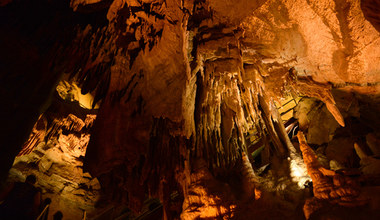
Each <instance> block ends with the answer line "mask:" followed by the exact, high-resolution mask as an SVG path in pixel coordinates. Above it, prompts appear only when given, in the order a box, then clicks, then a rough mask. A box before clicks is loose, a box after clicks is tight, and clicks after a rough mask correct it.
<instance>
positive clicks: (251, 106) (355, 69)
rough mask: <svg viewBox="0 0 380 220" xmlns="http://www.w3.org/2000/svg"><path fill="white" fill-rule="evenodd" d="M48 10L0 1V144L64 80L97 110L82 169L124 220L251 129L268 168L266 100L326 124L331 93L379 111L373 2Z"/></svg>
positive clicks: (336, 113)
mask: <svg viewBox="0 0 380 220" xmlns="http://www.w3.org/2000/svg"><path fill="white" fill-rule="evenodd" d="M57 2H58V1H50V0H46V1H44V0H41V1H36V2H34V1H27V0H25V1H22V0H18V1H16V0H14V1H12V0H8V1H0V6H1V7H0V13H1V14H2V15H1V29H2V33H4V34H1V35H2V36H0V48H2V49H0V50H1V53H0V58H1V60H2V62H1V63H0V64H1V65H3V66H4V68H2V70H1V75H0V80H1V95H2V103H4V104H5V105H7V106H8V107H7V108H5V109H3V110H2V111H3V112H2V115H13V116H14V117H13V119H14V120H13V119H12V120H11V119H7V118H5V117H4V116H2V117H3V118H4V119H3V118H2V120H4V121H5V123H6V124H7V126H6V127H7V128H8V131H6V132H5V131H4V132H1V133H3V134H2V135H6V134H9V133H16V132H15V131H16V130H17V131H18V133H19V136H12V138H13V139H12V140H13V142H12V143H14V144H13V145H15V146H16V145H18V146H22V141H21V142H20V141H19V139H20V140H25V139H27V135H28V132H30V130H31V129H32V127H33V124H34V122H35V121H36V120H37V118H38V117H39V114H40V113H41V112H43V111H44V108H45V107H44V106H45V103H47V102H49V94H50V93H51V91H52V90H54V88H55V87H56V85H58V82H59V81H60V80H61V79H62V78H65V79H67V80H68V81H75V83H76V84H77V85H78V86H79V87H80V88H81V92H82V93H83V94H86V93H90V94H92V95H93V97H94V100H93V107H95V106H97V108H98V107H99V111H98V114H97V118H96V121H95V123H94V126H93V128H92V132H91V139H90V142H89V145H88V148H87V153H86V156H85V160H84V169H85V170H88V171H90V173H91V174H93V175H94V176H97V177H99V181H100V182H101V184H103V185H104V186H107V184H108V185H113V186H112V187H113V189H112V190H115V189H114V188H117V190H118V191H119V192H121V193H125V194H127V195H128V200H129V201H128V203H129V204H131V206H135V207H132V208H136V209H138V208H139V207H140V206H141V201H142V199H141V198H143V197H144V196H145V195H146V193H147V192H149V193H150V194H152V195H155V196H158V197H160V199H161V200H162V201H167V200H168V194H170V193H171V191H170V190H172V188H173V187H174V188H175V187H176V188H178V189H180V190H181V191H187V190H188V189H189V188H191V187H192V186H191V184H190V183H191V182H192V181H196V179H197V178H199V176H195V177H193V176H192V175H193V174H191V173H192V172H193V173H197V172H200V173H202V172H203V173H202V175H203V177H204V178H206V179H207V178H209V177H208V175H209V173H208V172H209V171H202V170H203V169H205V167H207V168H208V169H210V170H212V172H213V175H216V174H217V173H218V172H220V173H221V174H220V175H223V172H224V171H225V170H230V169H233V168H234V166H235V164H237V163H238V161H240V159H241V157H242V152H246V151H247V149H246V144H247V143H246V141H245V137H244V135H245V134H247V133H248V132H250V131H252V130H255V131H257V132H259V133H260V132H263V131H262V130H263V128H264V127H265V130H266V132H267V133H269V136H270V137H271V138H272V139H273V142H274V145H275V151H276V152H277V153H278V154H279V156H280V157H281V156H282V157H284V155H285V154H286V152H287V151H292V150H294V149H292V148H291V146H290V145H291V144H289V140H287V139H286V138H284V137H285V136H286V135H281V134H280V135H278V134H277V133H281V131H282V130H283V129H282V128H283V125H282V121H281V118H280V117H279V115H278V113H274V112H275V111H274V109H275V108H276V106H275V104H274V103H275V101H276V102H280V101H281V99H283V98H285V97H287V96H289V95H290V96H294V97H296V96H307V97H313V98H316V99H318V100H320V101H322V102H323V103H324V104H325V105H326V108H327V110H328V112H330V114H331V115H332V116H333V118H334V119H335V121H336V122H337V123H338V124H339V125H340V126H345V121H344V115H345V113H342V109H339V108H338V107H337V106H336V101H335V99H334V96H333V95H332V92H331V91H332V90H333V89H339V90H342V91H347V92H351V93H354V94H357V95H358V96H360V95H362V96H366V97H370V100H371V98H373V100H377V101H379V99H378V96H379V94H380V68H379V62H380V33H379V29H380V16H379V13H378V12H379V8H380V3H379V1H377V0H362V1H359V0H318V1H317V0H236V1H229V0H218V1H211V0H113V1H112V0H71V1H70V2H69V1H62V2H60V3H57ZM13 94H17V95H13ZM9 97H12V98H9ZM30 106H33V107H30ZM378 106H379V105H377V107H378ZM19 109H21V110H19ZM276 111H277V110H276ZM24 121H27V123H24ZM23 123H24V124H27V125H25V126H23V127H22V129H20V128H19V127H18V126H16V125H15V124H23ZM281 126H282V127H281ZM337 126H338V125H337ZM7 132H8V133H7ZM4 137H5V136H4ZM4 143H5V142H4ZM4 143H2V144H3V145H5V144H4ZM10 148H11V146H10V147H9V149H10ZM15 149H16V148H15ZM9 152H10V153H9V154H10V155H13V156H15V155H17V149H16V150H9ZM199 158H203V159H204V160H205V161H206V163H205V164H203V162H202V163H201V162H199V163H198V162H197V161H198V159H199ZM2 163H4V165H2V166H4V167H8V168H9V166H10V164H11V162H9V161H8V162H7V161H5V162H2ZM194 164H195V165H194ZM195 168H197V171H194V170H193V169H195ZM116 180H117V181H120V182H121V183H122V184H119V185H118V186H115V185H117V184H116V183H115V182H114V181H116ZM102 181H103V182H102ZM112 187H111V188H112ZM110 190H111V189H110ZM226 200H231V199H226ZM226 206H228V207H232V206H231V204H227V205H226ZM189 218H191V217H189Z"/></svg>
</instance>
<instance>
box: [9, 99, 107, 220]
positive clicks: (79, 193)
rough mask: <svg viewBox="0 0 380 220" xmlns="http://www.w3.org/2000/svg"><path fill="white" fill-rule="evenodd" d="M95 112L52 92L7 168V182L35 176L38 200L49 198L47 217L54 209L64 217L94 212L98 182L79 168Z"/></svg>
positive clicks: (98, 187)
mask: <svg viewBox="0 0 380 220" xmlns="http://www.w3.org/2000/svg"><path fill="white" fill-rule="evenodd" d="M67 105H69V106H71V109H70V108H68V106H67ZM73 109H76V110H77V111H73ZM67 111H69V112H71V113H68V112H67ZM78 112H80V113H81V114H78ZM72 113H75V114H77V115H78V116H75V115H74V114H72ZM87 113H88V114H87ZM95 113H96V111H94V110H92V112H91V111H90V110H87V109H82V108H81V107H80V106H79V103H78V102H68V101H64V100H62V99H60V97H58V94H56V98H55V99H54V101H53V104H52V105H51V107H50V108H49V109H48V110H47V111H46V112H45V113H44V114H42V115H41V116H40V118H39V120H38V121H37V122H36V124H35V126H34V127H33V130H32V133H31V135H30V137H29V139H28V140H27V141H26V142H25V144H24V145H23V149H22V150H21V151H20V153H19V154H18V156H17V157H16V159H15V161H14V164H13V166H12V169H11V170H10V173H9V177H8V181H20V180H23V178H25V176H27V175H29V174H34V175H35V176H36V177H37V186H38V187H40V188H41V189H42V193H43V197H42V199H43V200H44V199H46V198H50V199H51V205H50V208H49V216H50V217H51V216H52V215H53V214H54V213H55V212H57V211H61V212H62V213H63V215H64V216H65V218H68V219H78V218H81V217H82V216H83V214H84V211H86V212H87V213H90V214H91V213H92V214H94V206H95V204H96V202H97V201H98V200H99V198H100V184H99V181H98V180H97V179H96V178H94V177H92V176H91V175H90V174H89V173H88V172H83V169H82V167H83V157H84V155H85V153H86V150H87V145H88V142H89V139H90V133H89V131H90V129H91V127H92V125H93V121H94V120H95V118H96V114H95Z"/></svg>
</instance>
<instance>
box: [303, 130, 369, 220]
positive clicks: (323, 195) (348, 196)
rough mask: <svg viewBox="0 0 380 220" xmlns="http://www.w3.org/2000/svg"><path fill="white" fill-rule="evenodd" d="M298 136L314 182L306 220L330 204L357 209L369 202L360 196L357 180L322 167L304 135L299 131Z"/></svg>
mask: <svg viewBox="0 0 380 220" xmlns="http://www.w3.org/2000/svg"><path fill="white" fill-rule="evenodd" d="M297 136H298V139H299V142H300V148H301V151H302V154H303V158H304V161H305V164H306V167H307V171H308V173H309V175H310V177H311V179H312V180H313V193H314V197H313V198H311V199H308V200H306V202H305V205H304V213H305V217H306V219H309V218H310V216H311V215H312V214H313V213H314V212H316V211H318V209H321V208H322V207H323V206H326V204H327V205H328V204H329V203H331V204H339V205H341V206H348V207H355V206H362V205H365V204H366V203H367V202H368V199H367V198H364V197H363V196H361V195H360V188H359V182H358V181H357V180H355V179H352V178H350V177H348V176H345V175H344V174H343V175H342V174H339V173H337V172H334V171H331V170H328V169H326V168H324V167H322V166H321V164H320V163H319V162H318V160H317V157H316V155H315V153H314V151H313V150H312V149H311V148H310V146H308V145H307V142H306V139H305V136H304V135H303V133H302V132H301V131H299V132H298V135H297Z"/></svg>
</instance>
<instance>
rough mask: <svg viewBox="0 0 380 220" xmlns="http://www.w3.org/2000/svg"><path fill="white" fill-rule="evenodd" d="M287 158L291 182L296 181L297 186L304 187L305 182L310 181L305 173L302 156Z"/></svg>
mask: <svg viewBox="0 0 380 220" xmlns="http://www.w3.org/2000/svg"><path fill="white" fill-rule="evenodd" d="M288 160H290V176H291V177H292V180H293V182H296V183H297V185H298V187H299V188H301V189H303V188H305V183H306V182H307V181H311V178H310V176H309V175H308V174H307V170H306V166H305V164H304V163H303V161H302V158H296V157H293V158H292V159H291V158H290V157H289V158H288Z"/></svg>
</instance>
